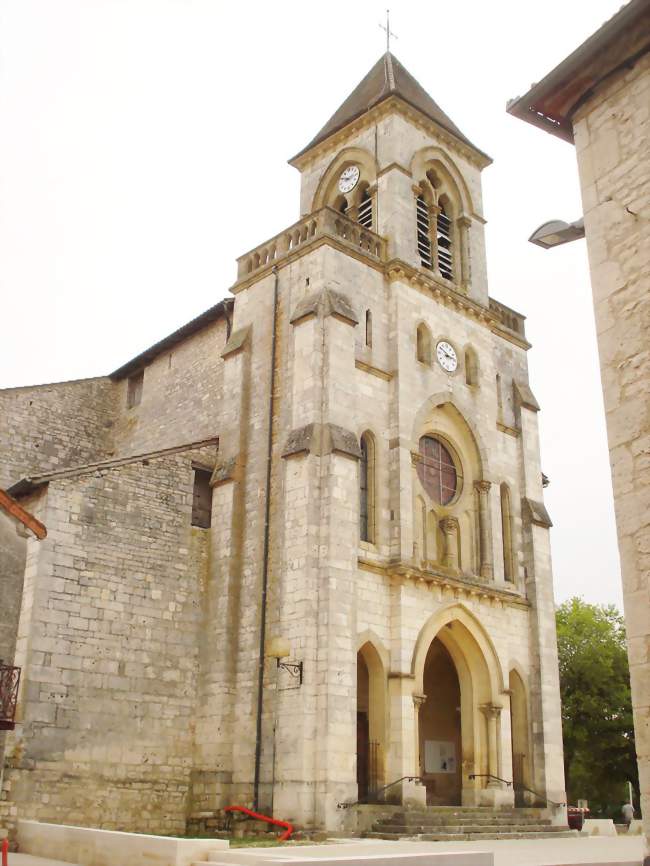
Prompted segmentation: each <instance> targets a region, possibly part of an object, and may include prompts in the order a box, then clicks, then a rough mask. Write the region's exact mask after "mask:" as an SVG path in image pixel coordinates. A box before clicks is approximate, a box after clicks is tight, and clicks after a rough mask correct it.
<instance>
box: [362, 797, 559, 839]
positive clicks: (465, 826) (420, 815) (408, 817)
mask: <svg viewBox="0 0 650 866" xmlns="http://www.w3.org/2000/svg"><path fill="white" fill-rule="evenodd" d="M363 835H364V837H365V838H366V839H405V838H417V839H421V840H422V841H426V842H450V841H453V840H458V841H467V840H479V841H480V840H481V839H485V840H488V839H491V840H492V839H543V838H549V839H550V838H553V839H558V838H563V837H571V836H575V835H576V832H575V830H569V828H568V827H566V826H561V825H555V824H552V823H551V821H550V819H549V818H547V817H546V814H545V813H544V811H543V810H541V809H534V808H526V809H516V808H513V807H508V808H505V809H491V808H489V807H487V806H474V807H472V806H464V807H463V806H432V807H430V808H428V809H426V810H423V809H420V810H417V811H415V810H414V811H410V810H405V809H399V810H397V811H395V812H393V814H392V815H386V814H384V815H383V816H382V817H380V818H378V820H376V821H375V823H374V824H373V825H372V828H371V829H370V831H368V832H366V833H364V834H363Z"/></svg>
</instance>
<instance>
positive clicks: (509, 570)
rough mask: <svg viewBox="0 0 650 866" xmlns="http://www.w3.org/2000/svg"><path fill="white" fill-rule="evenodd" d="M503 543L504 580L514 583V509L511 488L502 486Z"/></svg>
mask: <svg viewBox="0 0 650 866" xmlns="http://www.w3.org/2000/svg"><path fill="white" fill-rule="evenodd" d="M500 493H501V542H502V546H503V579H504V580H507V581H510V582H514V580H515V558H514V550H513V544H512V507H511V504H510V488H509V487H508V485H507V484H506V483H505V481H504V482H503V483H502V484H501V487H500Z"/></svg>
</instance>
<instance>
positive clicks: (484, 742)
mask: <svg viewBox="0 0 650 866" xmlns="http://www.w3.org/2000/svg"><path fill="white" fill-rule="evenodd" d="M412 670H413V676H414V687H413V698H414V704H415V706H416V717H417V729H416V732H417V737H416V741H417V744H418V752H419V754H418V760H417V763H416V767H417V770H418V772H419V774H420V775H421V776H423V778H424V781H425V784H426V787H427V801H428V803H429V804H431V805H452V806H453V805H458V804H459V803H460V804H461V805H463V806H475V805H494V804H496V803H499V804H500V805H506V804H508V803H511V802H512V791H511V790H510V791H508V792H506V791H505V790H502V787H503V786H502V783H501V782H499V781H498V778H497V777H502V772H500V771H501V763H502V743H501V710H502V708H503V694H504V688H505V687H504V683H503V676H502V671H501V666H500V664H499V661H498V658H497V655H496V652H495V650H494V647H493V645H492V642H491V641H490V638H489V637H488V635H487V634H486V632H485V629H484V628H483V627H482V625H481V624H480V623H479V622H478V620H477V619H476V617H474V616H473V614H471V613H470V612H469V611H468V610H467V608H465V607H464V606H463V605H462V604H452V605H450V606H449V607H447V608H443V609H442V610H440V611H438V612H437V613H435V614H433V615H432V616H431V617H430V619H429V620H428V621H427V623H426V624H425V625H424V626H423V628H422V630H421V631H420V634H419V636H418V639H417V641H416V645H415V651H414V654H413V666H412ZM508 751H509V749H508Z"/></svg>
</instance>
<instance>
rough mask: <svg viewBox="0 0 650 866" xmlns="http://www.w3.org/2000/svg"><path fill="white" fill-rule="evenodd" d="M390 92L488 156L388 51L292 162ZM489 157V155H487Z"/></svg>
mask: <svg viewBox="0 0 650 866" xmlns="http://www.w3.org/2000/svg"><path fill="white" fill-rule="evenodd" d="M391 96H398V97H399V98H400V99H403V100H404V102H407V103H408V104H409V105H411V106H413V108H416V109H417V110H418V111H420V112H422V114H424V115H425V116H426V117H428V118H429V119H430V120H433V121H434V122H435V123H437V124H438V125H439V126H442V127H443V128H444V129H446V130H447V132H450V133H451V134H452V135H453V136H454V137H455V138H457V139H458V140H459V141H462V142H463V144H466V145H468V146H469V147H471V148H472V149H473V150H476V151H478V153H480V154H482V155H483V156H485V157H487V154H485V153H483V151H482V150H480V149H479V148H478V147H476V145H475V144H472V142H471V141H470V140H469V139H468V138H467V137H466V136H465V135H463V133H462V132H461V131H460V129H459V128H458V127H457V126H456V124H455V123H454V122H453V120H452V119H451V118H450V117H449V116H448V115H447V114H445V112H444V111H443V110H442V108H440V106H439V105H438V103H437V102H435V101H434V100H433V99H432V98H431V97H430V96H429V94H428V93H427V92H426V90H425V89H424V88H423V87H422V85H421V84H420V83H419V82H418V81H416V79H415V78H413V76H412V75H411V73H410V72H409V71H408V70H407V69H406V68H405V67H404V66H402V64H401V63H400V62H399V60H398V59H397V57H395V55H394V54H392V53H391V52H389V51H387V52H386V53H385V54H384V55H383V56H382V57H380V58H379V60H378V61H377V62H376V63H375V65H374V66H373V67H372V69H371V70H370V72H369V73H368V74H367V75H366V77H365V78H364V79H363V80H362V81H361V82H360V83H359V84H358V85H357V86H356V87H355V88H354V90H353V91H352V93H351V94H350V95H349V96H348V98H347V99H346V100H345V102H343V104H342V105H341V106H340V108H338V109H337V111H335V112H334V114H333V115H332V116H331V117H330V119H329V120H328V121H327V123H326V124H325V126H324V127H323V128H322V129H321V130H320V132H319V133H318V134H317V135H316V137H315V138H313V139H312V140H311V141H310V142H309V144H308V145H307V147H304V148H303V149H302V150H301V151H300V153H298V154H296V156H294V157H293V159H292V160H290V162H292V161H293V160H295V159H297V158H298V157H299V156H302V154H303V153H306V152H307V151H308V150H309V149H310V148H312V147H314V146H315V145H317V144H320V142H321V141H324V140H325V139H326V138H329V136H330V135H333V134H334V133H335V132H338V130H339V129H342V128H343V127H344V126H346V125H347V124H348V123H351V122H352V121H353V120H356V118H358V117H360V116H361V115H362V114H364V113H365V112H366V111H368V110H369V109H370V108H373V107H374V106H375V105H379V103H380V102H383V101H384V100H385V99H389V98H390V97H391ZM487 158H488V159H489V157H487Z"/></svg>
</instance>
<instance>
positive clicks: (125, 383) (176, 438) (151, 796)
mask: <svg viewBox="0 0 650 866" xmlns="http://www.w3.org/2000/svg"><path fill="white" fill-rule="evenodd" d="M490 162H491V160H490V158H489V157H488V156H487V155H486V154H485V153H483V152H482V151H481V150H480V149H479V148H478V147H477V146H476V145H474V144H473V143H472V142H471V141H469V140H468V139H467V138H466V137H465V135H463V133H462V132H461V131H460V129H459V128H458V127H457V126H456V125H455V124H454V123H453V122H452V120H451V119H450V118H449V117H448V116H447V115H446V114H445V113H444V112H443V111H442V110H441V108H440V107H439V106H438V105H437V103H436V102H435V101H434V100H433V99H432V98H431V96H429V95H428V94H427V93H426V92H425V90H424V89H423V88H422V87H421V85H420V84H419V83H418V82H417V81H416V80H415V79H414V78H413V77H412V76H411V75H410V74H409V72H408V71H407V70H406V69H405V68H404V66H402V64H401V63H400V62H399V61H398V60H397V58H395V57H394V56H393V54H392V53H390V51H387V52H386V53H385V54H384V55H383V56H382V57H381V58H380V59H379V60H378V62H377V63H376V64H375V66H374V67H373V68H372V69H371V70H370V72H369V73H368V74H367V75H366V77H365V78H364V79H363V80H362V81H361V82H360V84H359V85H358V86H357V87H356V88H355V89H354V90H353V91H352V93H351V94H350V95H349V97H348V98H347V99H346V100H345V101H344V102H343V104H342V105H341V106H340V108H339V109H338V110H337V111H336V113H335V114H334V115H333V116H332V117H331V118H330V120H329V121H328V122H327V123H326V124H325V126H324V127H323V128H322V129H321V130H320V132H318V134H317V135H316V136H315V138H313V139H312V140H311V141H310V142H309V144H308V145H307V146H306V147H304V148H303V149H302V150H301V151H300V152H299V153H298V154H296V156H294V157H293V158H292V159H291V160H290V164H291V165H292V166H294V167H295V168H296V169H297V170H298V171H299V172H300V175H301V192H300V218H299V219H298V221H297V222H296V223H294V224H293V225H291V226H289V227H287V228H285V229H283V230H282V231H280V232H279V233H278V234H277V235H276V236H275V237H273V238H270V239H269V240H267V241H266V242H264V243H262V244H260V245H259V246H258V247H256V248H255V249H252V250H250V251H248V252H246V253H245V254H244V255H242V256H240V258H238V259H237V277H236V281H235V283H234V285H233V286H232V287H231V289H230V293H231V297H229V298H227V299H226V300H223V301H221V302H220V303H218V304H216V305H215V306H214V307H212V308H211V309H209V310H207V311H206V312H205V313H203V314H202V315H201V316H199V317H198V318H197V319H195V320H193V321H191V322H189V323H187V324H185V325H183V326H182V327H181V328H179V329H178V330H177V331H176V332H174V333H173V334H171V335H169V336H168V337H166V338H164V339H162V340H161V341H160V342H158V343H157V344H155V345H154V346H152V347H151V348H149V349H147V350H146V351H144V352H142V353H141V354H140V355H138V356H137V357H136V358H133V359H132V360H130V361H128V362H127V363H125V364H124V365H123V366H122V367H120V368H119V369H118V370H115V371H114V372H113V373H111V374H110V375H107V376H104V377H99V378H93V379H85V380H80V381H73V382H63V383H58V384H50V385H41V386H34V387H21V388H13V389H6V390H4V391H2V392H0V486H1V487H2V488H5V489H6V490H7V492H8V493H9V494H10V496H11V497H13V498H14V499H15V500H16V501H17V502H18V503H19V505H20V507H21V508H22V509H24V510H25V512H27V513H29V514H31V515H33V516H34V518H35V519H36V520H37V521H40V524H42V525H44V526H45V527H46V528H47V535H46V537H42V538H37V537H35V536H34V537H29V538H25V537H22V536H19V535H16V534H15V533H14V535H13V540H12V542H11V543H12V555H11V556H10V557H6V556H4V555H3V560H4V563H3V581H4V582H5V587H6V590H7V592H6V595H5V598H6V599H10V603H9V604H8V606H7V607H6V608H5V609H6V611H7V613H6V616H7V617H8V620H7V623H6V625H8V629H5V631H3V635H5V633H6V634H7V635H8V637H5V638H3V640H4V641H5V646H4V647H3V648H2V650H3V653H4V658H5V660H7V659H9V660H10V661H11V660H12V659H13V664H14V665H16V666H17V667H20V668H21V672H22V676H21V683H20V691H19V694H18V705H17V710H16V719H15V727H14V729H13V730H9V731H8V732H7V733H6V735H5V743H4V777H3V778H4V782H3V784H4V799H3V801H2V803H0V817H2V818H5V819H6V820H9V821H12V820H15V819H16V817H18V818H35V819H38V820H41V821H51V822H55V823H66V824H80V825H84V826H95V827H104V828H109V829H121V830H134V831H138V832H153V833H164V834H169V833H179V834H181V833H184V832H186V830H187V828H188V826H190V824H191V822H192V821H193V820H196V819H197V816H202V815H203V816H205V815H210V814H213V813H215V812H217V811H218V810H219V809H221V808H223V807H224V806H227V805H230V804H241V805H246V806H253V807H254V808H257V809H258V810H259V811H262V812H266V813H270V812H273V814H275V815H276V816H278V817H281V818H283V819H286V820H291V821H294V822H295V823H296V824H297V825H299V826H300V827H304V828H321V829H323V828H324V829H328V830H337V829H343V828H344V826H345V821H346V820H348V819H349V815H350V814H351V812H352V811H354V810H353V809H351V808H345V807H349V806H351V804H355V803H357V802H358V801H362V802H366V801H373V800H380V801H383V802H387V803H392V804H396V805H400V806H403V807H413V808H425V807H426V806H430V807H431V806H465V807H491V808H493V809H503V808H511V807H514V806H526V805H529V806H530V805H545V804H548V803H549V802H551V803H555V804H556V805H560V806H561V805H562V804H564V803H565V802H566V797H565V793H564V774H563V760H562V732H561V718H560V700H559V682H558V661H557V650H556V637H555V615H554V602H553V588H552V573H551V555H550V543H549V528H550V526H551V521H550V519H549V516H548V513H547V511H546V509H545V507H544V503H543V487H544V482H545V479H544V476H543V474H542V470H541V465H540V453H539V435H538V420H537V413H538V411H539V408H540V407H539V405H538V403H537V402H536V400H535V397H534V395H533V393H532V391H531V389H530V386H529V382H528V371H527V351H528V349H529V348H530V344H529V343H528V342H527V340H526V334H525V328H524V316H522V315H521V314H520V313H518V312H515V311H514V310H512V309H510V308H508V307H506V306H505V305H503V304H501V303H499V301H497V300H495V299H493V298H492V297H490V296H489V294H488V286H487V273H486V255H485V243H484V224H485V218H484V212H483V202H482V195H481V171H482V170H483V169H484V168H485V167H486V166H488V165H489V164H490ZM10 590H11V591H10ZM4 592H5V590H4V589H3V593H4ZM0 743H1V741H0ZM0 748H1V746H0ZM564 821H565V813H564V812H563V811H562V809H560V817H559V822H560V823H563V822H564Z"/></svg>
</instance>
